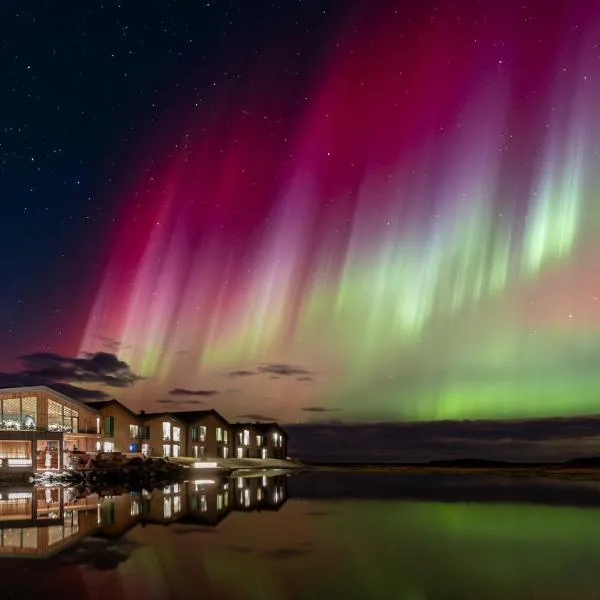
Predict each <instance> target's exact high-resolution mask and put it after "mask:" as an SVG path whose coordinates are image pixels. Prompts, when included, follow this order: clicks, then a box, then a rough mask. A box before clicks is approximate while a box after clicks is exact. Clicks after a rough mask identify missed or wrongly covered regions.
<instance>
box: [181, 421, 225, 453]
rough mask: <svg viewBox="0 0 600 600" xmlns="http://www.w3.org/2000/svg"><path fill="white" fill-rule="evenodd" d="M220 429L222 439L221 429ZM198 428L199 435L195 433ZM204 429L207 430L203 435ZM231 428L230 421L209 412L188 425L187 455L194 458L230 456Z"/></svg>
mask: <svg viewBox="0 0 600 600" xmlns="http://www.w3.org/2000/svg"><path fill="white" fill-rule="evenodd" d="M203 427H204V428H205V429H204V430H203V429H202V428H203ZM219 429H220V430H221V431H220V440H219V439H218V438H219V431H218V430H219ZM194 430H196V434H197V436H195V435H194V433H195V432H194ZM203 431H204V432H205V433H204V435H203ZM232 437H233V436H232V433H231V429H230V427H229V423H227V421H225V420H224V419H220V418H219V417H218V416H217V415H215V414H208V415H206V416H204V417H202V418H200V419H198V420H196V421H193V422H192V423H190V424H189V425H188V427H187V436H186V456H192V457H194V458H208V459H211V458H230V457H231V450H230V445H231V442H232V440H231V438H232Z"/></svg>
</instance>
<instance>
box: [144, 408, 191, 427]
mask: <svg viewBox="0 0 600 600" xmlns="http://www.w3.org/2000/svg"><path fill="white" fill-rule="evenodd" d="M136 416H137V418H138V419H141V420H142V421H152V420H153V419H164V418H165V417H170V418H171V419H174V420H175V421H179V422H180V423H181V424H182V425H185V424H186V423H185V421H183V420H182V419H180V418H179V417H178V416H177V414H176V413H172V412H158V413H147V412H143V411H142V412H141V413H140V414H139V415H136Z"/></svg>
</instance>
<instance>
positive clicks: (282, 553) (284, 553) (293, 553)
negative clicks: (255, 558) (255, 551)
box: [262, 546, 314, 559]
mask: <svg viewBox="0 0 600 600" xmlns="http://www.w3.org/2000/svg"><path fill="white" fill-rule="evenodd" d="M313 552H314V550H313V549H311V548H303V547H300V546H297V547H292V548H276V549H274V550H265V551H264V552H263V553H262V554H263V556H267V557H268V558H278V559H285V558H298V557H300V556H307V555H308V554H312V553H313Z"/></svg>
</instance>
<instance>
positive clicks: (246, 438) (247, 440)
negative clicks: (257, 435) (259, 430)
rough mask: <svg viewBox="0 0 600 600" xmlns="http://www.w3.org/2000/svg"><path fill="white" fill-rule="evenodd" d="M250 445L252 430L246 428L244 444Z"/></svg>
mask: <svg viewBox="0 0 600 600" xmlns="http://www.w3.org/2000/svg"><path fill="white" fill-rule="evenodd" d="M249 445H250V430H248V429H244V446H249Z"/></svg>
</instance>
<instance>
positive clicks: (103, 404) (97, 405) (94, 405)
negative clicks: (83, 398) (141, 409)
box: [87, 398, 140, 419]
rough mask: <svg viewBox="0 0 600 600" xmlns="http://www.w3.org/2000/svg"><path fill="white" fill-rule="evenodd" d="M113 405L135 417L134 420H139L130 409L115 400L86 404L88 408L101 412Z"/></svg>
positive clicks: (138, 416)
mask: <svg viewBox="0 0 600 600" xmlns="http://www.w3.org/2000/svg"><path fill="white" fill-rule="evenodd" d="M114 404H116V405H117V406H120V407H121V408H122V409H123V410H125V411H126V412H128V413H129V414H130V415H131V416H133V417H135V418H136V419H139V418H140V415H138V414H136V413H134V412H133V411H132V410H131V409H130V408H128V407H127V406H125V405H124V404H123V403H122V402H119V401H118V400H117V399H116V398H113V399H112V400H100V401H98V402H87V405H88V406H91V407H92V408H95V409H96V410H101V409H103V408H104V407H106V406H111V405H114Z"/></svg>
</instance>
